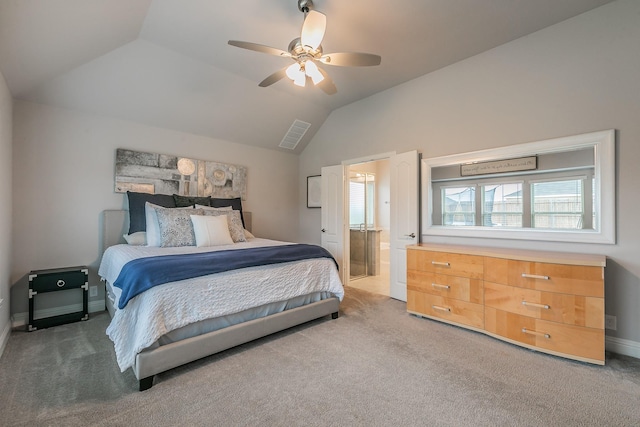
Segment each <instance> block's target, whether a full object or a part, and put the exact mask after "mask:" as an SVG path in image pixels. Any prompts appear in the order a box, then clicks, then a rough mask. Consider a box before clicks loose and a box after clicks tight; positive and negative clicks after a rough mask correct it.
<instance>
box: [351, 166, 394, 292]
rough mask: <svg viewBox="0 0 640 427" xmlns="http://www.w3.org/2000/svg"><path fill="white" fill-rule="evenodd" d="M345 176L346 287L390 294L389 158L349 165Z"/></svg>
mask: <svg viewBox="0 0 640 427" xmlns="http://www.w3.org/2000/svg"><path fill="white" fill-rule="evenodd" d="M348 177H349V186H348V192H349V194H348V201H349V286H351V287H354V288H358V289H364V290H366V291H369V292H373V293H377V294H382V295H387V296H389V293H390V292H389V287H390V235H389V232H390V227H391V220H390V171H389V160H388V159H381V160H376V161H370V162H365V163H358V164H352V165H350V166H349V172H348Z"/></svg>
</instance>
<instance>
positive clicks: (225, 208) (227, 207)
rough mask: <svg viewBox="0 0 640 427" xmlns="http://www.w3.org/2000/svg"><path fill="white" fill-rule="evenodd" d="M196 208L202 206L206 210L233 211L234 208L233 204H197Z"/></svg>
mask: <svg viewBox="0 0 640 427" xmlns="http://www.w3.org/2000/svg"><path fill="white" fill-rule="evenodd" d="M195 207H196V209H197V208H200V209H204V210H209V211H231V210H233V208H232V207H231V206H224V207H222V208H214V207H213V206H205V205H198V204H196V205H195Z"/></svg>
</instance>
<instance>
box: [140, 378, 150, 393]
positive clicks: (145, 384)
mask: <svg viewBox="0 0 640 427" xmlns="http://www.w3.org/2000/svg"><path fill="white" fill-rule="evenodd" d="M152 385H153V375H151V376H150V377H146V378H143V379H141V380H140V383H139V390H140V391H145V390H149V389H150V388H151V386H152Z"/></svg>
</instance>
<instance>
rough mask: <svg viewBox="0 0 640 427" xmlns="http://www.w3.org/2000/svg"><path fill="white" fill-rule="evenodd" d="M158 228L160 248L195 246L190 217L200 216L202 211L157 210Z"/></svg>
mask: <svg viewBox="0 0 640 427" xmlns="http://www.w3.org/2000/svg"><path fill="white" fill-rule="evenodd" d="M156 214H157V215H158V225H159V226H160V247H163V248H169V247H176V246H195V245H196V236H195V233H194V231H193V223H192V222H191V215H202V214H203V210H202V209H163V208H157V209H156Z"/></svg>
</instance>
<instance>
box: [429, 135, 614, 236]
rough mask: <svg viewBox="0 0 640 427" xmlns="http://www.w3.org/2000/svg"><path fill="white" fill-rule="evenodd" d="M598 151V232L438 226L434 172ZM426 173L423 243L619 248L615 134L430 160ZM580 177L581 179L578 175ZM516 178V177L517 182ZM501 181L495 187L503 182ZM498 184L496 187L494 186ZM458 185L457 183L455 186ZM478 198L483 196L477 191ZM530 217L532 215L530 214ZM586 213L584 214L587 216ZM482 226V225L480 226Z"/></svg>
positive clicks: (463, 181) (539, 142) (596, 159)
mask: <svg viewBox="0 0 640 427" xmlns="http://www.w3.org/2000/svg"><path fill="white" fill-rule="evenodd" d="M585 148H593V150H594V167H593V174H594V194H593V196H594V197H593V200H594V206H593V208H594V209H593V211H594V212H595V213H596V215H595V216H596V218H595V224H593V226H594V228H593V229H578V230H564V229H563V230H557V229H556V230H554V229H536V228H506V227H505V228H496V227H485V226H482V225H475V226H445V225H435V224H433V203H434V198H435V197H438V198H439V197H441V196H440V191H436V190H435V189H433V183H432V182H431V170H432V168H436V167H440V166H450V165H456V164H463V163H470V162H486V161H493V160H500V159H509V158H517V157H525V156H532V155H536V154H546V153H561V152H566V151H572V150H579V149H585ZM421 168H422V170H421V172H422V174H421V175H422V195H423V197H422V217H421V218H422V219H421V222H422V230H423V233H422V235H423V239H424V238H425V237H428V236H450V237H469V238H476V237H477V238H495V239H516V240H539V241H555V242H573V243H599V244H615V241H616V234H615V231H616V223H615V221H616V216H615V212H616V209H615V193H616V188H615V130H613V129H610V130H605V131H600V132H592V133H587V134H582V135H575V136H569V137H563V138H555V139H549V140H544V141H538V142H531V143H525V144H518V145H512V146H507V147H502V148H495V149H488V150H482V151H474V152H469V153H461V154H454V155H450V156H442V157H435V158H425V159H423V160H422V164H421ZM574 174H576V175H582V174H581V173H580V172H577V173H576V171H574ZM467 178H468V177H465V179H464V180H460V181H459V182H456V183H455V185H468V184H463V183H468V182H473V181H474V179H473V178H471V179H467ZM514 178H515V177H514ZM498 180H499V179H497V180H496V181H498ZM494 182H495V181H494ZM451 184H453V183H451ZM476 193H478V194H479V193H481V191H479V190H476ZM525 212H527V209H526V208H525ZM586 212H587V211H586V210H585V213H586ZM480 224H481V222H480Z"/></svg>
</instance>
